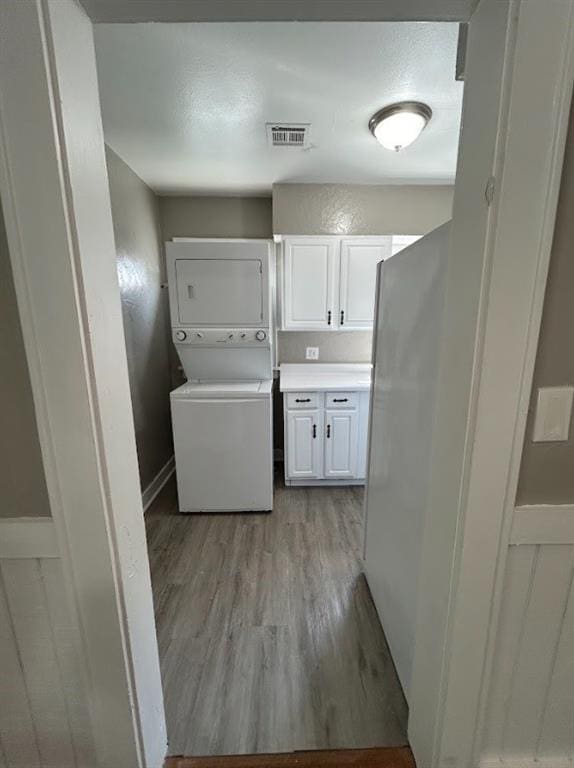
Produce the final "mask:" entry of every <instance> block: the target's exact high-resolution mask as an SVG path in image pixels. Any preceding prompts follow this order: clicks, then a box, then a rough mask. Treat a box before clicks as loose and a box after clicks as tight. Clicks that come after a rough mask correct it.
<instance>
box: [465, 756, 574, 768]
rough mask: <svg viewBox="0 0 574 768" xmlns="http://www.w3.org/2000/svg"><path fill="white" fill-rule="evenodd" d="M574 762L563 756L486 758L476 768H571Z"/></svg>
mask: <svg viewBox="0 0 574 768" xmlns="http://www.w3.org/2000/svg"><path fill="white" fill-rule="evenodd" d="M573 765H574V761H573V760H571V759H570V758H569V757H566V756H564V755H559V756H557V757H541V758H535V757H504V758H502V757H487V758H483V759H482V760H481V761H480V762H479V763H478V768H572V766H573Z"/></svg>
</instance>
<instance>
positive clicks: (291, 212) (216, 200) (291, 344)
mask: <svg viewBox="0 0 574 768" xmlns="http://www.w3.org/2000/svg"><path fill="white" fill-rule="evenodd" d="M452 195H453V187H451V186H359V185H343V184H275V185H274V186H273V197H272V200H271V199H270V198H264V197H160V198H159V205H160V215H161V222H162V232H163V238H164V240H168V239H169V238H172V237H265V238H270V237H271V236H272V232H276V233H278V234H375V235H380V234H396V235H400V234H407V235H418V234H425V233H426V232H429V231H430V230H431V229H434V228H435V227H437V226H438V225H439V224H442V223H443V222H445V221H447V220H448V219H449V218H450V217H451V209H452ZM317 346H318V347H319V360H318V362H319V363H343V362H369V361H370V359H371V333H370V332H368V331H357V332H353V331H345V332H340V333H337V332H336V331H334V332H329V333H326V332H324V333H312V332H306V331H282V332H279V335H278V360H279V362H283V363H302V362H308V361H306V360H305V348H306V347H317Z"/></svg>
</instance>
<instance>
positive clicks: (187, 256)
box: [166, 241, 269, 328]
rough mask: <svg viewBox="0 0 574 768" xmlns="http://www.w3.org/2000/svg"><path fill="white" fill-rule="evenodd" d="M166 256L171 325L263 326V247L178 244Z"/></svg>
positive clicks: (266, 296)
mask: <svg viewBox="0 0 574 768" xmlns="http://www.w3.org/2000/svg"><path fill="white" fill-rule="evenodd" d="M166 251H167V266H168V279H169V288H170V296H169V298H170V307H171V320H172V326H174V327H176V326H192V327H198V326H203V327H209V326H211V327H223V328H225V327H236V328H237V327H257V326H265V325H266V324H267V323H268V321H269V244H268V243H267V242H265V241H263V242H244V241H239V242H235V243H234V242H215V241H207V242H177V243H167V245H166Z"/></svg>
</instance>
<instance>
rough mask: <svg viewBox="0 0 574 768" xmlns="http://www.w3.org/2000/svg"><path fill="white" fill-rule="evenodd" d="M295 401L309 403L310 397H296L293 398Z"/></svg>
mask: <svg viewBox="0 0 574 768" xmlns="http://www.w3.org/2000/svg"><path fill="white" fill-rule="evenodd" d="M295 402H296V403H310V402H311V398H310V397H296V398H295Z"/></svg>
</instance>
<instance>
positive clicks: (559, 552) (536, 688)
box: [482, 510, 574, 766]
mask: <svg viewBox="0 0 574 768" xmlns="http://www.w3.org/2000/svg"><path fill="white" fill-rule="evenodd" d="M541 514H543V513H541ZM519 516H520V510H519V511H518V512H517V516H516V518H515V520H518V519H519ZM548 523H549V524H550V525H552V517H549V518H548ZM529 528H530V530H531V529H532V527H531V525H530V521H529ZM539 528H540V540H541V541H542V542H544V541H545V540H547V539H548V538H549V535H548V532H546V531H545V526H544V518H541V521H540V524H539ZM529 537H530V539H532V535H531V533H530V534H529ZM573 577H574V545H573V544H572V543H571V542H568V541H567V543H564V544H546V543H529V544H524V545H512V546H510V547H509V551H508V559H507V564H506V574H505V580H504V591H503V597H502V605H501V615H500V620H499V625H498V635H497V639H496V644H495V651H494V662H493V668H492V676H491V681H490V688H489V693H488V704H487V710H486V721H485V729H484V732H483V744H482V762H483V764H484V765H490V764H491V761H493V763H495V762H496V761H499V760H504V761H505V762H508V764H509V765H514V764H519V761H520V765H521V766H530V765H535V764H536V761H542V764H544V765H552V764H554V765H562V764H566V763H567V762H568V761H570V760H572V758H573V757H574V664H573V661H572V660H573V650H574V589H573Z"/></svg>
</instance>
